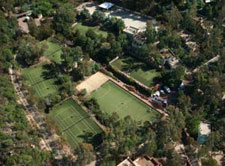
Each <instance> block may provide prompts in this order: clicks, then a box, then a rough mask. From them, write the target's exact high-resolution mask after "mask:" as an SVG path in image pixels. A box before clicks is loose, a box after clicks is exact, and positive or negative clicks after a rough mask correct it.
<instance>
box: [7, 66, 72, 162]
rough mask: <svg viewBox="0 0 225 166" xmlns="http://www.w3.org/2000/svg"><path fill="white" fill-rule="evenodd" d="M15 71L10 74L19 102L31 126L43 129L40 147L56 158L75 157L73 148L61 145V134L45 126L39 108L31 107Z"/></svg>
mask: <svg viewBox="0 0 225 166" xmlns="http://www.w3.org/2000/svg"><path fill="white" fill-rule="evenodd" d="M14 73H15V72H14V71H13V70H12V69H11V68H10V69H9V74H10V78H11V82H12V84H13V85H14V88H15V92H16V94H17V95H18V97H19V103H21V104H22V105H23V106H24V108H25V109H24V110H25V111H24V112H25V114H26V117H27V120H28V121H29V123H30V125H31V127H33V128H34V129H38V130H40V131H42V134H43V135H42V136H43V138H41V141H40V144H39V145H40V148H41V149H42V150H46V151H51V152H52V153H53V155H54V158H55V159H62V158H63V156H71V157H72V158H74V155H73V153H72V150H71V149H70V150H68V148H66V149H64V146H63V148H62V147H61V146H59V144H58V142H59V140H58V139H59V138H60V137H59V136H55V135H56V134H55V133H54V132H53V131H50V130H48V128H46V127H45V126H47V124H46V122H45V118H44V116H43V115H42V114H41V113H40V112H39V110H37V109H36V108H31V106H30V105H29V103H28V102H27V99H26V97H25V95H24V94H23V92H22V91H21V87H20V84H19V83H18V82H17V78H16V75H15V74H14Z"/></svg>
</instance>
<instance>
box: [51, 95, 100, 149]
mask: <svg viewBox="0 0 225 166" xmlns="http://www.w3.org/2000/svg"><path fill="white" fill-rule="evenodd" d="M49 116H50V118H51V119H52V120H54V122H55V123H56V125H57V126H58V127H59V129H60V131H61V132H62V136H63V137H64V138H65V140H66V141H68V143H69V144H70V146H71V147H72V148H75V147H76V146H77V145H78V143H79V142H85V141H86V139H87V134H89V133H92V134H94V135H96V134H99V133H101V132H102V130H101V128H100V127H99V126H98V125H97V124H96V123H95V122H94V121H93V120H92V119H91V117H90V116H89V115H88V114H87V113H86V112H85V111H84V110H83V109H82V108H81V107H80V106H79V105H78V104H77V103H76V102H75V101H74V100H73V99H68V100H67V101H65V102H63V103H62V104H60V105H57V106H55V107H54V108H53V110H52V111H51V112H50V114H49Z"/></svg>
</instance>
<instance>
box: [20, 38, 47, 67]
mask: <svg viewBox="0 0 225 166" xmlns="http://www.w3.org/2000/svg"><path fill="white" fill-rule="evenodd" d="M17 49H18V55H17V59H18V61H19V62H20V63H21V64H22V65H25V66H31V65H33V64H35V63H37V62H39V59H40V57H41V56H42V55H43V53H44V50H45V49H46V47H45V46H44V45H42V46H40V45H38V41H37V40H35V39H34V38H33V37H31V36H29V35H28V36H24V37H23V38H22V39H21V40H20V41H19V42H18V46H17Z"/></svg>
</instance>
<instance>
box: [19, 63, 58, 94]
mask: <svg viewBox="0 0 225 166" xmlns="http://www.w3.org/2000/svg"><path fill="white" fill-rule="evenodd" d="M43 65H44V64H40V65H35V66H32V67H29V68H26V69H23V70H22V75H23V76H24V77H25V78H26V80H27V81H28V82H29V84H30V86H31V87H32V88H33V89H34V91H35V92H36V94H37V95H38V96H39V97H46V96H48V95H49V94H55V93H58V88H57V86H56V85H55V84H54V82H55V80H54V79H47V78H45V77H44V72H45V69H44V67H43Z"/></svg>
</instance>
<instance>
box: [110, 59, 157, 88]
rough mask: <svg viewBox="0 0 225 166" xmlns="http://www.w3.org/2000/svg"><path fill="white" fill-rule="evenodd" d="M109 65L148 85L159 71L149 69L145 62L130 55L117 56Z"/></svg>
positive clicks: (150, 84) (151, 83) (150, 85)
mask: <svg viewBox="0 0 225 166" xmlns="http://www.w3.org/2000/svg"><path fill="white" fill-rule="evenodd" d="M111 65H112V66H114V67H116V68H118V69H119V70H121V71H123V72H125V73H128V74H129V75H130V76H131V77H133V78H134V79H136V80H137V81H139V82H141V83H143V84H144V85H146V86H148V87H152V85H153V82H154V79H155V78H156V77H159V76H160V72H158V71H156V70H155V69H151V68H150V67H149V66H148V65H146V64H145V63H143V62H141V61H138V60H136V59H135V58H132V57H123V58H119V59H117V60H116V61H114V62H113V63H112V64H111Z"/></svg>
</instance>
